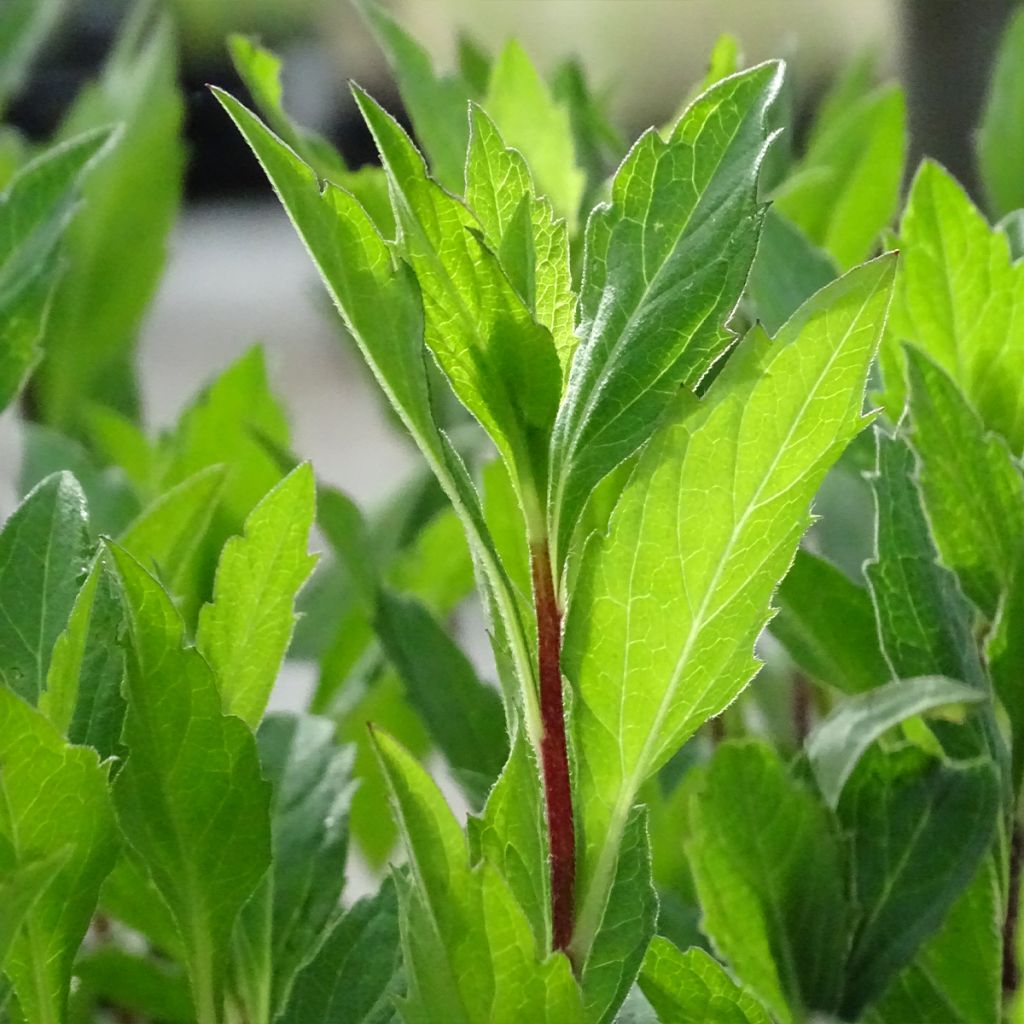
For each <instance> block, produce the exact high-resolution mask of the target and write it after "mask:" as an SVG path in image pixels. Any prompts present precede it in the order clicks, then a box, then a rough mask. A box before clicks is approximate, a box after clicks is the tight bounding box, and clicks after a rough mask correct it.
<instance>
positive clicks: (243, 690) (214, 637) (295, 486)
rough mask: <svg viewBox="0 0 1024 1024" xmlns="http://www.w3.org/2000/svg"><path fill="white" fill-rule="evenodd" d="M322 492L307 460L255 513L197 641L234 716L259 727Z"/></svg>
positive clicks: (237, 541) (228, 552) (291, 620)
mask: <svg viewBox="0 0 1024 1024" xmlns="http://www.w3.org/2000/svg"><path fill="white" fill-rule="evenodd" d="M315 506H316V497H315V492H314V481H313V470H312V468H311V467H310V465H309V463H304V464H303V465H301V466H299V467H298V469H295V470H293V471H292V472H291V473H290V474H289V475H288V476H286V477H285V478H284V480H282V481H281V483H279V484H278V485H277V487H275V488H274V489H273V490H272V491H271V492H270V493H269V494H268V495H267V496H266V497H265V498H264V499H263V500H262V501H261V502H260V503H259V504H258V505H257V506H256V507H255V508H254V509H253V510H252V512H251V513H250V514H249V517H248V518H247V519H246V521H245V533H244V534H243V535H242V536H241V537H232V538H231V539H230V540H229V541H228V542H227V544H225V546H224V550H223V551H222V552H221V556H220V562H219V564H218V565H217V578H216V581H215V583H214V590H213V601H212V602H211V603H210V604H207V605H204V606H203V609H202V611H201V612H200V613H199V628H198V630H197V632H196V646H197V647H198V648H199V650H200V651H202V653H203V655H204V656H205V657H206V660H207V661H208V662H209V663H210V667H211V668H212V669H213V671H214V673H215V675H216V677H217V682H218V684H219V687H220V693H221V699H222V700H223V703H224V709H225V711H226V712H227V713H228V714H233V715H237V716H238V717H239V718H241V719H242V720H243V721H244V722H247V723H248V724H249V726H250V727H252V728H255V727H256V726H257V725H258V723H259V721H260V719H261V718H262V717H263V712H264V711H265V710H266V706H267V700H268V699H269V697H270V691H271V689H272V688H273V685H274V683H275V681H276V680H277V673H278V671H279V670H280V668H281V662H282V661H283V659H284V655H285V651H287V649H288V642H289V641H290V640H291V636H292V630H293V629H294V627H295V611H294V606H295V595H296V594H297V593H298V591H299V588H300V587H301V586H302V584H303V583H305V582H306V580H307V579H308V578H309V574H310V573H311V572H312V571H313V566H314V565H315V564H316V558H315V557H314V556H311V555H309V554H308V547H309V531H310V528H311V526H312V524H313V515H314V512H315Z"/></svg>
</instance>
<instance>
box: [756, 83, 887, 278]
mask: <svg viewBox="0 0 1024 1024" xmlns="http://www.w3.org/2000/svg"><path fill="white" fill-rule="evenodd" d="M827 113H828V116H827V118H823V119H822V120H821V121H819V123H818V124H817V125H816V127H815V130H814V133H813V134H812V136H811V140H810V144H809V146H808V148H807V152H806V153H805V154H804V156H803V158H802V159H801V160H800V162H799V164H798V165H797V167H796V168H795V169H794V171H793V173H792V176H791V177H790V178H789V179H788V180H787V181H786V182H785V183H784V184H783V185H782V186H781V188H780V189H779V191H778V192H777V193H776V196H775V205H776V207H777V208H778V210H779V212H780V213H782V214H783V215H785V216H786V217H788V218H789V219H790V220H791V221H792V222H793V223H794V224H796V226H797V227H799V228H800V229H801V230H802V231H803V232H804V233H805V234H806V235H807V237H808V238H809V239H810V241H811V242H813V243H814V244H815V245H818V246H820V247H821V248H823V249H824V250H825V251H826V252H828V253H829V255H830V256H831V257H832V258H833V259H834V260H835V261H836V263H837V264H838V266H839V268H840V269H841V270H847V269H849V268H850V267H852V266H853V265H854V264H856V263H858V262H859V261H860V260H862V259H864V258H865V257H867V256H870V255H872V253H873V252H875V251H877V246H878V241H879V238H880V237H881V235H882V232H883V231H884V230H885V229H886V228H887V227H889V225H890V223H891V222H892V218H893V217H894V216H895V214H896V209H897V205H898V203H899V196H900V186H901V184H902V182H903V165H904V161H905V159H906V150H907V128H906V102H905V100H904V98H903V91H902V90H901V89H900V88H899V87H898V86H883V87H881V88H880V89H877V90H875V91H874V92H871V93H868V94H867V95H860V96H857V97H856V98H853V97H849V100H848V102H844V103H839V102H833V103H832V104H830V106H829V107H828V109H827Z"/></svg>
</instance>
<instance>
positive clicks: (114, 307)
mask: <svg viewBox="0 0 1024 1024" xmlns="http://www.w3.org/2000/svg"><path fill="white" fill-rule="evenodd" d="M174 49H175V47H174V38H173V32H172V28H171V23H170V18H169V16H167V15H165V14H160V15H156V16H153V12H152V9H149V10H147V5H139V7H138V8H137V9H136V10H135V11H133V12H132V15H131V16H130V17H129V18H128V19H127V21H126V22H125V24H124V26H123V28H122V31H121V34H120V37H119V39H118V41H117V43H116V45H115V48H114V50H113V52H112V53H111V55H110V57H109V59H108V61H107V65H106V67H105V69H104V72H103V75H102V77H101V79H100V80H99V81H98V82H95V83H93V84H90V85H89V86H88V87H87V88H86V89H85V90H84V91H83V92H82V93H81V95H79V97H78V98H77V100H76V102H75V105H74V106H73V107H72V109H71V111H70V113H69V114H68V115H67V117H66V118H65V120H64V123H63V124H62V125H61V128H60V134H61V137H63V138H67V137H69V136H70V135H72V134H77V133H78V132H81V131H84V130H87V129H91V128H94V127H96V126H98V125H107V124H120V126H121V129H120V133H119V135H118V138H117V143H116V145H115V146H114V147H113V148H112V150H111V151H110V152H109V153H108V154H107V155H106V156H105V158H104V160H103V162H102V164H100V165H99V166H98V167H97V168H96V169H95V171H93V172H92V173H90V175H89V179H88V181H87V182H86V183H85V187H84V190H83V196H84V199H85V202H84V203H83V206H82V210H81V212H80V213H79V215H78V216H77V217H76V218H75V222H74V224H73V225H72V227H71V229H70V230H69V232H68V237H67V240H66V244H65V246H64V256H65V259H66V262H67V273H66V274H64V276H63V277H62V278H61V280H60V282H59V284H58V286H57V290H56V293H55V294H54V297H53V304H52V307H51V310H50V316H49V320H48V323H47V328H46V336H45V356H44V360H43V364H42V365H41V366H40V368H39V372H38V375H37V377H36V381H35V385H36V388H37V392H36V394H37V397H38V401H39V408H40V413H41V418H42V419H43V420H44V421H45V422H47V423H50V424H56V425H59V426H62V427H68V426H71V425H76V426H77V425H78V424H80V422H81V419H82V416H83V414H84V412H85V409H86V406H87V405H88V404H89V403H91V402H94V401H98V402H101V403H105V404H107V405H112V406H113V407H115V408H117V409H119V410H120V411H122V412H127V413H135V412H136V411H137V401H138V396H137V393H136V384H135V381H134V365H133V363H134V353H135V346H136V339H137V334H138V329H139V324H140V322H141V319H142V315H143V313H144V312H145V309H146V307H147V306H148V304H149V301H150V299H151V298H152V296H153V293H154V291H155V289H156V285H157V282H158V280H159V278H160V274H161V272H162V270H163V266H164V261H165V257H166V242H167V236H168V233H169V232H170V229H171V226H172V224H173V222H174V218H175V215H176V213H177V208H178V203H179V200H180V197H181V188H182V175H183V169H184V161H185V152H184V143H183V142H182V139H181V138H180V135H179V133H180V129H181V124H182V117H183V103H182V99H181V95H180V93H179V91H178V87H177V83H176V72H177V69H176V67H175V56H174Z"/></svg>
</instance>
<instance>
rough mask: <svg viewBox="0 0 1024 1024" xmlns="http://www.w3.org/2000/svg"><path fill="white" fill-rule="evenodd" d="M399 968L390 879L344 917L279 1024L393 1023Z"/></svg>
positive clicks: (395, 902) (399, 988) (297, 985)
mask: <svg viewBox="0 0 1024 1024" xmlns="http://www.w3.org/2000/svg"><path fill="white" fill-rule="evenodd" d="M400 966H401V956H400V945H399V931H398V899H397V896H396V893H395V883H394V882H393V881H391V879H386V880H385V881H384V883H383V884H382V885H381V887H380V891H379V892H378V893H377V894H376V895H375V896H372V897H367V898H365V899H362V900H360V901H359V902H358V903H356V904H355V905H354V906H353V907H352V908H351V909H350V910H348V911H347V912H346V913H345V916H344V917H342V918H341V920H340V921H338V923H337V924H336V925H335V926H334V929H333V930H332V931H331V934H330V935H329V936H328V937H327V939H326V940H325V941H324V943H323V945H322V946H321V947H320V949H319V951H318V952H317V954H316V957H315V958H314V959H313V960H312V962H311V963H310V964H309V965H308V966H307V967H305V968H303V970H302V971H301V972H300V973H299V975H298V977H297V978H296V979H295V985H294V987H293V989H292V995H291V999H290V1000H289V1002H288V1005H287V1007H286V1008H285V1011H284V1013H283V1014H282V1016H281V1017H280V1018H279V1024H309V1022H310V1021H316V1022H317V1024H392V1022H393V1021H396V1020H397V1011H396V1009H395V1004H396V1002H397V997H398V996H399V995H400V994H401V991H402V983H401V974H400V970H399V969H400Z"/></svg>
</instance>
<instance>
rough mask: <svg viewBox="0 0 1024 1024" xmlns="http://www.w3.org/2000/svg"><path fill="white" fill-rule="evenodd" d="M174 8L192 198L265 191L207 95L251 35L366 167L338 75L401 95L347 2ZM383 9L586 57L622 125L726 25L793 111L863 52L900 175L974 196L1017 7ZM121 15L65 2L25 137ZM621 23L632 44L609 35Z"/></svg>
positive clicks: (110, 2) (499, 0) (27, 101)
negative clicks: (993, 75) (902, 104)
mask: <svg viewBox="0 0 1024 1024" xmlns="http://www.w3.org/2000/svg"><path fill="white" fill-rule="evenodd" d="M169 2H170V6H172V7H173V8H174V13H175V16H176V22H177V24H178V29H179V34H180V39H181V45H182V53H181V77H182V85H183V89H184V91H185V96H186V102H187V121H186V133H187V138H188V143H189V149H190V164H189V171H188V179H187V196H188V198H189V200H192V201H196V200H202V199H206V198H218V197H227V196H235V197H237V196H240V195H254V194H264V193H265V191H266V186H265V182H264V180H263V178H262V175H261V174H260V172H259V169H258V167H257V166H256V164H255V163H254V161H253V160H252V159H251V157H250V155H249V152H248V150H247V149H246V148H245V146H244V144H243V143H242V141H241V139H240V137H239V136H238V134H237V133H236V132H232V131H228V130H227V126H226V124H225V119H224V115H223V113H222V111H221V110H220V108H219V106H218V105H217V104H216V103H215V102H213V100H212V99H211V97H210V95H209V93H208V91H207V88H206V86H207V84H208V83H215V84H218V85H221V86H224V87H226V88H228V89H229V90H232V91H241V92H243V94H244V89H242V87H241V83H240V82H239V80H238V77H237V75H236V74H235V72H234V70H233V69H232V67H231V63H230V61H229V60H228V58H227V53H226V49H225V46H224V37H225V36H226V34H227V33H228V32H229V31H242V32H250V33H254V34H256V35H257V36H259V37H260V38H261V39H262V41H263V42H265V43H266V44H267V45H269V46H271V47H273V48H275V49H276V50H278V51H279V52H280V53H281V55H282V57H283V58H284V66H285V83H286V95H287V98H288V104H289V106H290V108H292V110H293V112H294V113H295V114H296V116H297V119H298V120H299V121H302V122H305V123H308V124H310V125H311V126H313V127H315V128H317V129H318V130H320V131H321V132H323V133H324V134H326V135H327V136H328V137H329V138H330V139H331V140H332V141H334V142H335V143H336V144H337V145H338V147H339V148H340V149H341V151H342V153H343V155H344V156H345V158H346V160H347V161H348V162H349V163H350V165H351V166H356V167H358V166H360V165H361V164H363V163H366V162H372V161H373V160H374V152H373V149H372V145H371V142H370V139H369V134H368V132H367V131H366V129H365V126H364V125H363V124H362V121H361V119H360V118H359V117H358V116H357V115H356V113H355V110H354V107H353V105H352V104H351V102H350V101H349V97H348V90H347V85H346V81H347V79H349V78H358V79H359V80H360V81H362V82H364V83H365V84H366V85H367V86H368V87H369V88H371V90H372V91H373V92H374V93H375V94H376V95H377V97H378V98H379V99H380V100H382V101H383V102H384V103H385V104H386V105H387V106H388V107H389V108H390V109H392V110H396V111H397V110H399V109H400V101H399V99H398V96H397V93H396V91H395V90H394V88H393V86H392V85H391V83H390V78H389V76H388V74H387V72H386V69H385V66H384V64H383V61H382V59H381V57H380V55H379V53H378V52H377V50H376V47H375V45H374V43H373V42H372V41H371V39H370V37H369V35H368V34H367V32H366V30H365V28H364V26H363V25H362V23H361V21H360V19H359V17H358V14H357V13H356V11H355V10H353V9H352V8H351V7H350V6H349V5H346V4H344V3H341V2H339V0H279V2H276V3H271V2H269V0H241V2H237V0H230V2H229V0H175V2H171V0H169ZM393 6H394V7H395V10H396V13H398V14H399V15H400V16H401V17H402V18H403V19H405V20H406V21H409V22H411V23H412V25H413V26H414V30H416V31H418V33H419V34H420V35H421V36H422V37H424V39H425V42H426V44H427V46H428V48H429V49H431V50H432V51H433V52H434V53H435V56H437V57H439V58H440V60H441V61H442V63H443V62H444V60H445V57H446V54H450V50H451V46H452V39H453V38H454V34H455V28H456V26H460V25H468V27H469V28H470V31H474V30H475V31H479V32H481V33H482V34H489V35H490V36H491V37H492V38H490V39H487V40H485V42H486V43H490V44H493V45H497V44H498V43H499V42H500V39H501V37H502V36H504V35H506V34H514V35H517V36H520V37H522V38H523V41H524V42H525V43H526V45H527V48H528V49H531V50H536V49H537V48H538V47H539V48H540V49H541V50H542V51H544V52H542V53H540V54H539V58H540V60H541V62H542V63H543V61H544V58H545V55H548V56H550V55H557V56H565V55H568V54H571V53H573V52H577V51H578V52H580V53H581V54H582V56H583V59H584V61H585V62H586V63H587V65H588V67H589V69H590V71H591V73H592V75H593V77H594V78H595V79H596V80H597V81H598V82H602V83H607V84H608V85H609V87H610V89H611V90H612V91H613V93H621V94H622V95H621V98H620V101H619V102H617V104H616V105H617V107H618V112H619V114H620V115H621V117H622V120H623V121H624V122H625V127H626V128H627V129H629V130H639V128H641V127H643V126H645V125H647V124H650V123H658V122H659V120H661V119H663V118H664V117H666V116H667V115H668V114H670V113H671V111H672V110H674V109H675V107H676V105H677V98H678V95H679V94H680V92H681V91H682V89H683V88H684V86H683V83H685V82H687V81H692V80H693V79H694V77H696V76H698V75H699V73H700V62H701V60H702V57H701V54H702V53H704V54H706V52H707V48H708V47H709V46H710V43H711V41H712V40H713V39H714V38H715V36H716V35H717V34H718V33H719V32H721V31H732V32H735V33H736V34H737V35H738V36H739V38H740V39H741V41H742V42H743V44H744V46H745V47H746V49H747V51H748V57H751V58H757V59H761V58H763V57H765V56H769V55H781V56H784V57H788V58H790V60H791V63H792V65H793V69H794V75H795V77H796V78H797V80H798V82H797V84H798V88H799V93H798V95H799V97H800V104H801V105H802V107H803V108H813V106H814V103H815V100H816V98H817V97H818V96H819V95H820V93H821V91H822V90H823V89H824V88H825V87H826V86H827V84H828V81H829V78H830V77H831V76H832V75H833V74H834V73H835V71H836V70H837V60H838V61H840V62H841V61H842V60H844V59H846V60H849V59H852V58H853V57H855V56H856V55H857V53H858V52H859V51H861V50H865V49H868V50H873V51H874V52H876V53H877V54H879V56H880V58H881V60H880V65H881V68H882V71H883V72H884V73H890V74H893V75H895V76H897V77H899V78H900V79H901V80H902V81H903V83H904V85H905V87H906V90H907V95H908V104H909V116H910V129H911V155H912V160H911V162H910V164H909V166H910V167H911V168H912V167H913V166H914V165H915V164H916V162H917V158H919V157H921V156H923V155H926V154H927V155H931V156H934V157H936V158H937V159H939V160H940V161H941V162H942V163H944V164H946V165H947V166H948V167H949V168H950V170H952V171H953V172H954V173H955V174H956V175H957V177H959V178H960V179H961V181H963V182H964V183H965V184H966V185H968V187H969V188H972V189H973V188H974V186H975V184H976V175H975V169H974V165H973V156H972V150H971V139H972V135H973V132H974V130H975V127H976V124H977V120H978V113H979V109H980V106H981V103H982V101H983V99H984V94H985V88H986V82H987V77H988V73H989V70H990V66H991V62H992V58H993V54H994V51H995V47H996V44H997V42H998V39H999V36H1000V33H1001V31H1002V29H1003V27H1004V25H1005V23H1006V20H1007V17H1008V16H1009V13H1010V11H1011V10H1012V9H1013V7H1014V3H1013V2H1012V0H826V2H822V3H818V4H816V5H813V7H814V8H815V10H814V11H813V13H810V14H809V12H810V11H811V8H810V7H809V6H808V5H807V4H804V3H801V2H799V0H782V2H760V0H757V2H755V0H733V2H724V3H718V4H716V3H706V2H701V0H674V2H669V0H619V2H618V3H615V2H611V0H600V2H597V3H585V2H574V0H529V2H515V0H513V2H508V0H504V2H503V0H488V2H477V3H474V4H467V3H466V2H459V0H450V2H445V0H411V2H405V3H396V4H394V5H393ZM124 9H125V5H124V4H122V3H119V2H115V0H82V2H79V3H77V4H72V5H68V9H67V11H66V12H65V14H64V16H63V19H62V23H61V26H60V28H59V30H58V31H57V32H56V33H55V35H54V38H53V40H52V41H51V43H50V44H49V45H48V46H47V48H46V50H45V51H44V53H43V56H42V59H41V60H40V61H39V62H38V63H37V65H36V67H35V69H34V71H33V75H32V79H31V81H30V82H29V85H28V87H27V88H26V89H25V90H23V92H22V94H21V96H20V98H19V99H18V101H17V103H16V104H15V105H14V107H13V109H12V110H11V111H10V117H9V120H10V121H11V123H13V124H14V125H15V126H17V127H19V128H20V129H22V130H23V131H24V132H25V133H26V134H27V135H28V136H29V137H37V138H38V137H42V136H45V135H46V134H48V133H49V132H50V131H52V129H53V128H54V126H55V125H56V124H57V122H58V120H59V118H60V116H61V113H62V111H64V110H66V109H67V107H68V105H69V103H70V102H71V100H72V99H73V97H74V96H75V94H76V92H77V91H78V89H79V88H80V87H81V85H82V84H83V83H84V82H86V81H87V80H89V79H90V78H91V77H93V76H95V74H96V73H97V71H98V69H99V67H100V66H101V63H102V60H103V57H104V55H105V53H106V52H107V50H108V49H109V46H110V43H111V41H112V39H113V37H114V35H115V33H116V30H117V26H118V24H119V23H120V21H121V19H122V17H123V14H124ZM623 28H626V29H627V31H628V32H629V33H630V35H631V37H632V38H631V39H626V40H623V39H622V38H621V36H618V37H617V33H620V32H621V31H622V29H623ZM702 41H706V43H704V42H702ZM619 43H621V45H618V44H619ZM658 47H661V50H659V49H658ZM638 55H639V56H640V57H641V58H642V60H640V61H638V60H637V57H638ZM797 123H798V124H799V123H800V119H799V118H798V120H797Z"/></svg>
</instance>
